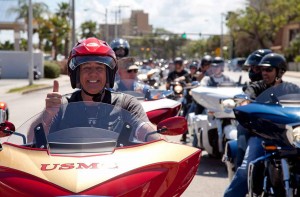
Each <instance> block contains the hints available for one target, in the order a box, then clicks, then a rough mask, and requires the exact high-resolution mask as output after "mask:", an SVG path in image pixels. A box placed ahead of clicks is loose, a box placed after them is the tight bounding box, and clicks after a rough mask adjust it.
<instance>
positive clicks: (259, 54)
mask: <svg viewBox="0 0 300 197" xmlns="http://www.w3.org/2000/svg"><path fill="white" fill-rule="evenodd" d="M269 53H272V50H270V49H258V50H256V51H254V52H253V53H251V54H250V55H249V56H248V58H247V60H246V61H245V63H244V65H245V66H258V64H259V62H260V61H261V59H262V58H263V57H264V56H265V55H267V54H269Z"/></svg>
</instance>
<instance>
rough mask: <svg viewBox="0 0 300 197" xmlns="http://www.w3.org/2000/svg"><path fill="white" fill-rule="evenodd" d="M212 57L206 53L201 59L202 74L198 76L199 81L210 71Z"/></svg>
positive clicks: (200, 69)
mask: <svg viewBox="0 0 300 197" xmlns="http://www.w3.org/2000/svg"><path fill="white" fill-rule="evenodd" d="M211 61H212V57H211V56H210V55H205V56H204V57H203V58H202V60H201V66H200V68H199V71H200V74H199V75H198V77H197V80H198V81H201V80H202V79H203V77H205V76H206V75H207V74H208V73H207V71H208V69H209V68H210V66H211Z"/></svg>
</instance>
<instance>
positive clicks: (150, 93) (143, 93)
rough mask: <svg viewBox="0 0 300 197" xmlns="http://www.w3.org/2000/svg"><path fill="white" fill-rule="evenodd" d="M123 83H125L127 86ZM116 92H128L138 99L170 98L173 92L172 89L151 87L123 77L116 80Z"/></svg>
mask: <svg viewBox="0 0 300 197" xmlns="http://www.w3.org/2000/svg"><path fill="white" fill-rule="evenodd" d="M125 84H127V85H126V86H127V87H126V86H125ZM118 92H122V93H125V94H129V95H131V96H134V97H135V98H137V99H138V100H158V99H163V98H172V97H173V94H174V92H173V91H172V90H159V89H153V88H152V87H150V86H149V85H147V84H145V83H143V82H140V81H136V80H130V79H125V80H122V81H119V82H118Z"/></svg>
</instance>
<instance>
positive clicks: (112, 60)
mask: <svg viewBox="0 0 300 197" xmlns="http://www.w3.org/2000/svg"><path fill="white" fill-rule="evenodd" d="M86 62H99V63H101V64H105V65H106V68H107V69H106V87H107V88H112V87H113V86H114V81H115V74H116V72H117V70H118V65H117V60H116V55H115V52H114V51H113V50H112V49H111V48H110V46H109V45H108V44H107V43H106V42H105V41H102V40H98V39H97V38H87V39H85V40H82V41H80V42H78V43H77V44H76V45H75V46H74V47H73V49H72V51H71V52H70V55H69V58H68V71H69V75H70V80H71V85H72V88H76V87H80V86H79V85H80V80H79V69H78V68H79V66H80V65H81V64H84V63H86Z"/></svg>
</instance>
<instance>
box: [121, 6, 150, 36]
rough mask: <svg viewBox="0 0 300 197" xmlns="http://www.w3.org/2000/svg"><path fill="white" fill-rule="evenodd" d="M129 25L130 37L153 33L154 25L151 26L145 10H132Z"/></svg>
mask: <svg viewBox="0 0 300 197" xmlns="http://www.w3.org/2000/svg"><path fill="white" fill-rule="evenodd" d="M125 24H126V23H125ZM128 25H129V27H128V30H129V31H128V32H126V33H127V35H128V36H139V35H144V34H149V33H152V25H149V16H148V14H147V13H144V11H143V10H132V11H131V16H130V18H129V24H128ZM124 29H126V28H124Z"/></svg>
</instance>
